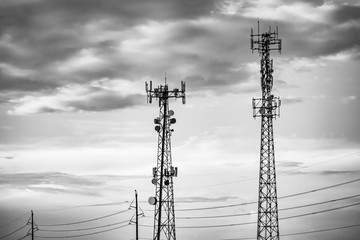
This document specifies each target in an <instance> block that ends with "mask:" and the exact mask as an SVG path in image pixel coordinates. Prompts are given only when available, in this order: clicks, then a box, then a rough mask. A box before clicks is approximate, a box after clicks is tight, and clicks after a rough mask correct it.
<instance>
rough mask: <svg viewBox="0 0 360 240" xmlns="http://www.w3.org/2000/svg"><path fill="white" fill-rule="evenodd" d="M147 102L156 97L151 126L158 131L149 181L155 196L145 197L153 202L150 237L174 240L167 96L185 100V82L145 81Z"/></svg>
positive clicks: (173, 169)
mask: <svg viewBox="0 0 360 240" xmlns="http://www.w3.org/2000/svg"><path fill="white" fill-rule="evenodd" d="M145 86H146V93H147V100H148V103H152V99H153V98H156V99H158V100H159V108H160V111H159V117H157V118H155V119H154V123H155V125H156V126H155V130H156V131H157V132H158V151H157V165H156V167H155V168H153V180H152V183H153V184H154V185H155V186H156V190H155V197H150V198H149V203H150V204H151V205H155V214H154V235H153V239H154V240H160V239H166V240H175V239H176V234H175V211H174V189H173V177H176V176H177V168H176V167H173V166H172V158H171V140H170V137H171V133H172V132H173V131H174V130H173V129H171V126H172V124H174V123H175V122H176V119H175V118H173V117H172V116H173V115H174V111H172V110H169V99H170V98H175V99H176V98H182V102H183V104H185V83H184V82H181V89H177V88H175V89H173V90H169V88H168V84H167V82H166V81H165V84H164V85H160V86H158V87H157V88H154V89H153V88H152V82H151V81H150V86H149V85H148V83H147V82H146V83H145Z"/></svg>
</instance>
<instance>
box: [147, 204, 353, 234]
mask: <svg viewBox="0 0 360 240" xmlns="http://www.w3.org/2000/svg"><path fill="white" fill-rule="evenodd" d="M356 205H360V202H358V203H353V204H349V205H345V206H340V207H335V208H329V209H325V210H321V211H316V212H310V213H305V214H299V215H293V216H288V217H282V218H279V220H286V219H291V218H298V217H304V216H309V215H315V214H320V213H325V212H330V211H335V210H339V209H343V208H348V207H353V206H356ZM255 223H257V222H243V223H229V224H220V225H200V226H196V225H193V226H177V227H178V228H218V227H233V226H241V225H249V224H255ZM140 226H143V227H151V226H150V225H140Z"/></svg>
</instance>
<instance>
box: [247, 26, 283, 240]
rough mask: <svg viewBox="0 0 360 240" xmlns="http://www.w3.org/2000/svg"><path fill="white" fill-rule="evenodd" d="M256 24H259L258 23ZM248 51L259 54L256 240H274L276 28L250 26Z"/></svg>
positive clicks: (276, 228)
mask: <svg viewBox="0 0 360 240" xmlns="http://www.w3.org/2000/svg"><path fill="white" fill-rule="evenodd" d="M258 24H259V23H258ZM251 50H252V51H254V50H258V52H259V54H260V56H261V62H260V64H261V70H260V73H261V91H262V98H258V99H255V98H254V99H253V116H254V118H256V117H261V146H260V174H259V200H258V223H257V239H258V240H268V239H270V240H278V239H279V220H278V203H277V193H276V171H275V153H274V135H273V134H274V133H273V119H275V118H276V117H277V116H280V104H281V101H280V98H278V97H274V96H273V95H272V93H271V90H272V87H273V76H272V73H273V71H274V70H273V60H272V59H270V52H271V50H278V51H279V52H280V51H281V39H279V38H278V29H277V28H276V31H272V30H271V28H269V31H268V32H265V33H261V34H260V33H259V25H258V33H257V34H254V33H253V29H251Z"/></svg>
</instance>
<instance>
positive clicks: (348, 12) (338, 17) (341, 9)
mask: <svg viewBox="0 0 360 240" xmlns="http://www.w3.org/2000/svg"><path fill="white" fill-rule="evenodd" d="M331 17H332V20H333V21H334V22H336V23H344V22H348V21H359V20H360V6H357V5H340V6H338V7H337V8H336V9H335V11H334V12H333V13H332V16H331Z"/></svg>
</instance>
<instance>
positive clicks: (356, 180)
mask: <svg viewBox="0 0 360 240" xmlns="http://www.w3.org/2000/svg"><path fill="white" fill-rule="evenodd" d="M358 181H360V178H357V179H354V180H351V181H347V182H343V183H338V184H334V185H330V186H327V187H322V188H317V189H314V190H310V191H305V192H300V193H295V194H291V195H287V196H283V197H279V199H284V198H289V197H295V196H299V195H303V194H308V193H313V192H319V191H322V190H326V189H329V188H334V187H339V186H343V185H346V184H350V183H354V182H358Z"/></svg>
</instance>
